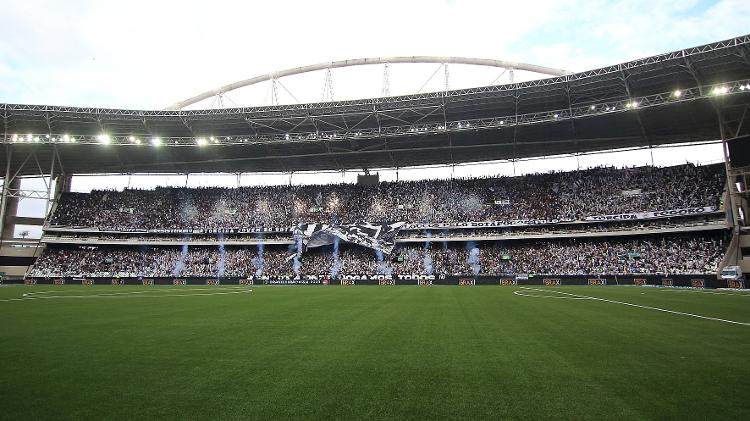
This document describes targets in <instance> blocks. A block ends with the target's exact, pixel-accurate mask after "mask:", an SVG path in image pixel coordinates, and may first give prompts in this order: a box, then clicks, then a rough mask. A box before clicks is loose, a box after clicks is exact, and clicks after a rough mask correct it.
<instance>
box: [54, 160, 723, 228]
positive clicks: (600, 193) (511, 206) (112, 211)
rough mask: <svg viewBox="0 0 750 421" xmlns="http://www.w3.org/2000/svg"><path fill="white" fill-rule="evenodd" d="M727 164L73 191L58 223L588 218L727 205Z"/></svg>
mask: <svg viewBox="0 0 750 421" xmlns="http://www.w3.org/2000/svg"><path fill="white" fill-rule="evenodd" d="M723 188H724V174H723V169H722V167H721V166H717V165H710V166H694V165H692V164H686V165H680V166H674V167H666V168H657V167H636V168H626V169H616V168H610V167H606V168H605V167H603V168H594V169H587V170H581V171H572V172H554V173H547V174H535V175H526V176H520V177H498V178H473V179H452V180H430V181H407V182H393V183H391V182H383V183H380V184H378V185H377V186H369V187H368V186H360V185H351V184H338V185H318V186H273V187H239V188H157V189H155V190H133V189H126V190H124V191H92V192H91V193H86V194H84V193H66V194H64V195H63V197H62V199H61V201H60V204H59V205H58V207H57V208H56V210H55V212H54V214H53V216H52V218H51V224H52V225H64V226H85V227H95V228H99V229H103V230H133V229H202V230H219V229H226V228H242V227H261V226H262V227H265V228H266V229H280V230H283V229H288V227H291V226H294V225H296V224H297V223H301V222H307V223H310V222H323V223H350V222H355V221H359V220H368V221H373V222H380V221H393V220H401V221H407V222H411V223H457V222H466V221H488V220H495V221H497V220H513V219H560V220H578V219H582V218H583V217H585V216H587V215H604V214H614V213H624V212H638V211H654V210H669V209H679V208H685V207H699V206H718V205H719V201H720V197H721V194H722V191H723Z"/></svg>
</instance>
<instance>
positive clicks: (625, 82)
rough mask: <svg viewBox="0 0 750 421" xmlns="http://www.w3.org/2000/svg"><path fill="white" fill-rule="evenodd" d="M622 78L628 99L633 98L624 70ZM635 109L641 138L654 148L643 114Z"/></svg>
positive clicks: (621, 73)
mask: <svg viewBox="0 0 750 421" xmlns="http://www.w3.org/2000/svg"><path fill="white" fill-rule="evenodd" d="M620 77H621V80H622V84H623V85H624V86H625V92H626V94H627V96H628V98H632V95H631V93H630V84H629V83H628V76H627V75H626V74H625V71H624V70H623V71H622V72H620ZM631 104H632V103H631ZM633 108H635V119H636V121H637V122H638V127H639V128H640V129H641V136H643V138H644V139H646V141H647V142H648V145H649V147H650V146H653V145H652V144H651V138H650V137H649V136H648V133H647V132H646V127H645V126H644V125H643V120H641V114H640V112H639V111H638V106H636V107H633Z"/></svg>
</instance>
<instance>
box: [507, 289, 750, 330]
mask: <svg viewBox="0 0 750 421" xmlns="http://www.w3.org/2000/svg"><path fill="white" fill-rule="evenodd" d="M520 288H522V289H528V290H532V291H538V292H554V293H555V294H564V295H570V296H573V297H583V298H588V299H589V300H597V301H604V302H606V303H612V304H622V305H625V306H630V307H638V308H643V309H647V310H656V311H661V312H664V313H670V314H678V315H680V316H689V317H696V318H698V319H704V320H714V321H717V322H724V323H731V324H735V325H743V326H750V323H746V322H737V321H734V320H727V319H720V318H718V317H709V316H701V315H700V314H693V313H686V312H684V311H674V310H667V309H665V308H659V307H651V306H642V305H640V304H633V303H628V302H625V301H615V300H608V299H606V298H599V297H591V296H588V295H581V294H571V293H569V292H562V291H554V290H543V289H537V288H529V287H520Z"/></svg>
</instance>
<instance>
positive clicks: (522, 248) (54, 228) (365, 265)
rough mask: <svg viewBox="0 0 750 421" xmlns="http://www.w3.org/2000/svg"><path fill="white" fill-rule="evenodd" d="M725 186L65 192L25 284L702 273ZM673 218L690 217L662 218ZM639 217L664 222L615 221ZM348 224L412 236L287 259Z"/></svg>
mask: <svg viewBox="0 0 750 421" xmlns="http://www.w3.org/2000/svg"><path fill="white" fill-rule="evenodd" d="M723 180H724V179H723V167H722V166H720V165H709V166H695V165H691V164H686V165H679V166H674V167H666V168H656V167H637V168H626V169H615V168H594V169H589V170H583V171H573V172H557V173H550V174H534V175H527V176H520V177H500V178H475V179H454V180H432V181H419V182H395V183H381V184H379V185H377V186H364V187H363V186H359V185H347V184H340V185H326V186H276V187H242V188H235V189H220V188H204V189H188V188H158V189H156V190H150V191H149V190H124V191H122V192H118V191H92V192H91V193H89V194H83V193H67V194H64V195H63V197H62V199H61V201H60V204H59V206H58V207H57V208H56V210H55V212H54V214H53V216H52V218H51V221H52V225H51V226H50V227H48V229H47V231H46V234H45V241H46V242H47V243H48V244H49V245H48V247H47V249H46V251H45V252H44V254H43V255H42V256H41V257H40V258H39V259H38V260H37V262H36V264H35V265H34V267H33V269H32V270H30V272H29V273H28V276H29V277H32V278H51V277H118V278H119V277H129V278H136V277H162V278H168V277H218V278H222V277H232V278H242V277H252V276H274V277H279V276H300V275H315V276H323V277H331V278H336V277H337V276H339V275H341V274H427V275H433V274H435V275H440V276H447V275H480V276H481V275H488V276H491V275H514V274H526V273H537V274H551V275H590V274H598V275H606V274H657V273H658V274H707V273H714V272H716V270H717V267H718V265H719V263H720V261H721V258H722V257H723V254H724V251H725V249H726V246H727V245H726V243H727V238H726V228H727V224H726V220H725V216H723V215H722V212H720V211H719V208H720V205H721V201H722V195H723V193H724V182H723ZM675 209H691V210H694V211H695V212H693V211H690V212H688V213H686V214H681V213H676V214H675V215H672V214H671V213H670V212H664V211H670V210H675ZM647 211H648V212H663V213H664V215H662V216H666V217H663V218H659V219H648V220H645V219H635V220H628V218H621V217H620V216H621V215H623V214H626V215H634V213H637V212H647ZM609 216H612V217H611V218H610V217H609ZM623 219H624V220H623ZM356 220H371V221H372V220H389V221H393V220H401V221H407V222H409V223H410V224H411V225H407V226H405V228H404V231H403V232H402V233H401V234H400V235H399V238H398V239H397V242H398V244H399V246H398V247H397V248H396V250H395V251H394V252H393V253H392V254H391V255H390V256H387V255H386V256H384V255H383V254H382V253H377V252H374V251H373V250H370V249H366V248H363V247H359V246H354V245H342V246H341V247H340V249H339V247H338V246H337V247H331V246H328V247H321V248H310V249H308V250H305V251H304V253H302V254H301V255H297V251H298V250H297V244H296V242H295V239H294V238H293V236H292V233H291V230H292V227H293V226H294V225H296V224H298V223H301V222H318V221H320V222H324V221H336V222H342V223H349V222H352V221H356ZM471 221H474V222H477V223H476V224H474V225H465V224H466V223H467V222H471ZM482 221H494V222H498V221H500V222H502V223H506V224H507V225H502V226H494V225H493V224H487V225H484V224H483V223H482ZM519 221H520V223H519ZM431 227H432V228H431ZM439 227H442V228H439ZM423 228H424V229H423ZM231 229H238V230H237V231H232V230H231ZM256 231H257V232H256ZM505 240H509V241H505Z"/></svg>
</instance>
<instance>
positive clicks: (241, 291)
mask: <svg viewBox="0 0 750 421" xmlns="http://www.w3.org/2000/svg"><path fill="white" fill-rule="evenodd" d="M206 289H210V288H202V289H201V290H206ZM142 292H145V291H132V292H129V293H125V292H122V293H117V294H88V295H45V296H40V297H35V296H24V297H21V298H6V299H0V302H7V301H31V300H53V299H59V298H128V296H129V295H134V294H139V293H142ZM251 292H253V290H252V289H243V290H236V289H235V290H231V291H216V292H206V293H198V294H168V295H167V294H164V295H151V296H148V295H141V296H137V297H143V298H168V297H195V296H209V295H229V294H248V293H251Z"/></svg>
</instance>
